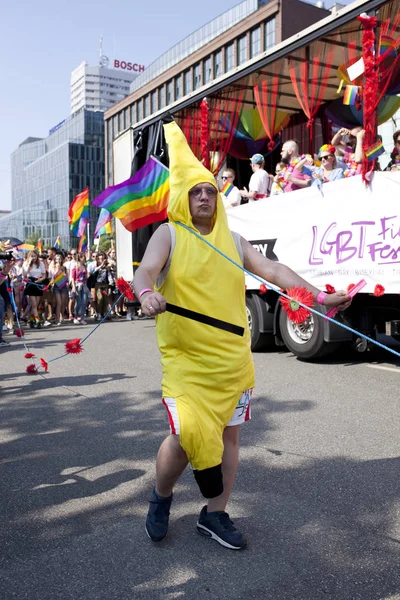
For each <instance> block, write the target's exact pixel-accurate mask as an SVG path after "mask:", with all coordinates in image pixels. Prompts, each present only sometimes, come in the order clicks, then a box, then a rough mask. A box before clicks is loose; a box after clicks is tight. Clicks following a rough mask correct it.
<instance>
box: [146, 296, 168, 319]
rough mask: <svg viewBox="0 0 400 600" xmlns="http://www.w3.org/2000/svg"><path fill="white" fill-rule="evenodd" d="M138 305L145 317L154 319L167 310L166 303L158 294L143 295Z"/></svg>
mask: <svg viewBox="0 0 400 600" xmlns="http://www.w3.org/2000/svg"><path fill="white" fill-rule="evenodd" d="M140 304H141V307H142V310H143V312H144V314H145V315H146V317H154V316H155V315H159V314H160V313H163V312H165V311H166V310H167V301H166V299H165V298H164V296H162V295H161V294H160V293H159V292H147V294H143V296H142V297H141V298H140Z"/></svg>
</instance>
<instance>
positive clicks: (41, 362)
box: [40, 358, 49, 373]
mask: <svg viewBox="0 0 400 600" xmlns="http://www.w3.org/2000/svg"><path fill="white" fill-rule="evenodd" d="M40 364H41V365H42V367H43V369H44V372H45V373H47V371H48V370H49V365H48V364H47V362H46V361H45V360H44V358H41V359H40Z"/></svg>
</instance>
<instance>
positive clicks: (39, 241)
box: [35, 239, 43, 254]
mask: <svg viewBox="0 0 400 600" xmlns="http://www.w3.org/2000/svg"><path fill="white" fill-rule="evenodd" d="M35 250H37V251H38V252H39V254H43V243H42V240H41V239H38V241H37V244H36V248H35Z"/></svg>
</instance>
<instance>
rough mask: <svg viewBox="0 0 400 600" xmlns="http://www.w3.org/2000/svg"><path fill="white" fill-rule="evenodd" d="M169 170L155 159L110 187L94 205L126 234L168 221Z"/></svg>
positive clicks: (150, 159) (96, 199)
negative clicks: (104, 212)
mask: <svg viewBox="0 0 400 600" xmlns="http://www.w3.org/2000/svg"><path fill="white" fill-rule="evenodd" d="M168 200H169V169H167V167H165V166H164V165H163V164H162V163H161V162H160V161H158V160H157V159H156V158H154V156H150V158H149V160H148V161H147V162H146V163H145V164H144V165H143V167H141V168H140V169H139V170H138V171H137V172H136V173H135V175H133V176H132V177H131V178H130V179H127V180H126V181H123V182H122V183H119V184H118V185H110V187H108V188H107V189H106V190H104V192H102V193H101V194H100V196H98V197H97V198H95V200H93V204H94V205H95V206H99V207H101V208H106V209H107V210H108V211H109V212H110V213H111V214H112V215H113V217H116V218H117V219H120V221H121V223H122V224H123V226H124V227H125V228H126V229H127V230H128V231H131V232H132V231H136V229H140V227H144V226H145V225H151V224H152V223H157V222H158V221H163V220H164V219H166V218H167V208H168Z"/></svg>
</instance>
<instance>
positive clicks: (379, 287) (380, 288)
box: [374, 283, 385, 298]
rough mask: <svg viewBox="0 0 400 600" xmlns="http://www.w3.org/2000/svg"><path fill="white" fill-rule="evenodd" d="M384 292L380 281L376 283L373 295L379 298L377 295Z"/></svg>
mask: <svg viewBox="0 0 400 600" xmlns="http://www.w3.org/2000/svg"><path fill="white" fill-rule="evenodd" d="M384 293H385V288H384V287H383V285H381V284H380V283H377V284H376V286H375V289H374V296H376V297H377V298H379V296H383V294H384Z"/></svg>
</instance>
